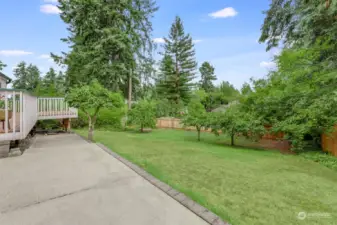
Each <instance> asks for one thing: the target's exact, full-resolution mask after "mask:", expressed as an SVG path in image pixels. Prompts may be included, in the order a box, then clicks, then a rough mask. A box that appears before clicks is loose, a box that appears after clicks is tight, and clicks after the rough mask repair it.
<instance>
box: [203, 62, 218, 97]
mask: <svg viewBox="0 0 337 225" xmlns="http://www.w3.org/2000/svg"><path fill="white" fill-rule="evenodd" d="M199 71H200V74H201V80H200V87H201V88H202V89H204V90H205V91H206V92H207V93H209V92H211V91H212V90H213V89H214V85H213V83H212V81H214V80H216V76H215V75H214V67H213V66H212V65H211V64H210V63H209V62H204V63H203V64H202V65H201V67H200V68H199Z"/></svg>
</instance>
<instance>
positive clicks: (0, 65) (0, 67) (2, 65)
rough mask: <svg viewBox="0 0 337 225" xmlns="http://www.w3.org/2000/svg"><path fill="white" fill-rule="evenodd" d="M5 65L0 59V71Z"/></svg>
mask: <svg viewBox="0 0 337 225" xmlns="http://www.w3.org/2000/svg"><path fill="white" fill-rule="evenodd" d="M6 66H7V65H6V64H4V63H3V62H2V61H1V60H0V71H2V70H3V69H4V68H5V67H6Z"/></svg>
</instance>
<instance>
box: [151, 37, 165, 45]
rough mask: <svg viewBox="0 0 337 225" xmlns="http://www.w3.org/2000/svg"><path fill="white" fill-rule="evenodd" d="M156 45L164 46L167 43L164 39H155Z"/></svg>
mask: <svg viewBox="0 0 337 225" xmlns="http://www.w3.org/2000/svg"><path fill="white" fill-rule="evenodd" d="M153 41H154V43H158V44H163V43H165V40H164V38H155V39H153Z"/></svg>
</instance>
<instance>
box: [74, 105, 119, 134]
mask: <svg viewBox="0 0 337 225" xmlns="http://www.w3.org/2000/svg"><path fill="white" fill-rule="evenodd" d="M124 115H125V113H124V110H111V109H101V110H100V111H99V113H98V115H97V120H96V125H95V127H97V128H100V127H112V128H116V129H121V128H122V118H123V117H124ZM86 126H88V117H87V116H86V114H85V113H84V112H83V111H82V110H79V111H78V118H77V119H75V120H72V127H74V128H82V127H86Z"/></svg>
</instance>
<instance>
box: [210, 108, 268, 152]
mask: <svg viewBox="0 0 337 225" xmlns="http://www.w3.org/2000/svg"><path fill="white" fill-rule="evenodd" d="M210 124H211V125H210V126H211V128H212V131H213V133H215V134H216V135H219V131H220V130H221V131H222V133H223V134H227V135H229V136H230V138H231V145H232V146H234V145H235V136H237V135H242V136H245V137H247V138H250V139H259V138H260V136H261V135H262V134H263V133H264V132H265V129H264V126H263V125H262V123H261V120H259V119H256V118H254V116H253V115H250V114H248V113H246V112H243V111H242V109H241V107H240V105H231V106H230V107H228V108H227V109H226V111H225V112H214V113H212V117H211V119H210Z"/></svg>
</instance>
